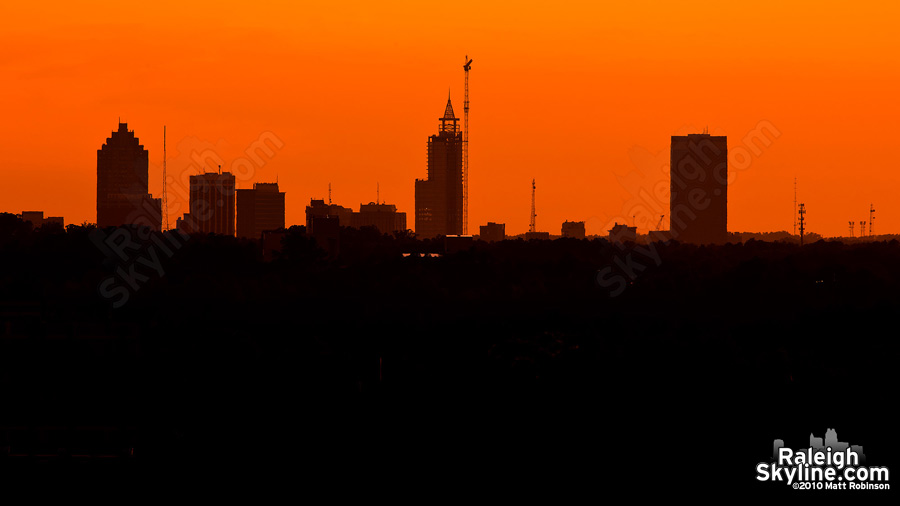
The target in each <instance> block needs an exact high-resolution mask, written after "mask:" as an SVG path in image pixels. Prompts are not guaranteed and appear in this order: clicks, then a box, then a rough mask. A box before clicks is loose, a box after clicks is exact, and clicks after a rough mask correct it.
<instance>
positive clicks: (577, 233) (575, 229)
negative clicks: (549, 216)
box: [562, 221, 585, 239]
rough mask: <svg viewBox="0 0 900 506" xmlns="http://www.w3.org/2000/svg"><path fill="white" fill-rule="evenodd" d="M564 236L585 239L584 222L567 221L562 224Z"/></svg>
mask: <svg viewBox="0 0 900 506" xmlns="http://www.w3.org/2000/svg"><path fill="white" fill-rule="evenodd" d="M562 236H563V237H572V238H575V239H584V237H585V234H584V222H583V221H566V222H563V224H562Z"/></svg>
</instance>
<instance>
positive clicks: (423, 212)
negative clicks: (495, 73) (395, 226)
mask: <svg viewBox="0 0 900 506" xmlns="http://www.w3.org/2000/svg"><path fill="white" fill-rule="evenodd" d="M439 121H440V122H441V126H440V130H439V131H438V133H437V135H432V136H431V137H429V138H428V178H427V179H417V180H416V235H418V236H420V237H435V236H438V235H458V234H462V230H463V180H462V150H463V138H462V132H461V131H460V129H459V126H458V125H457V123H458V122H459V118H457V117H456V116H455V115H454V114H453V105H452V104H451V103H450V99H449V98H448V99H447V107H446V109H445V110H444V117H442V118H440V120H439Z"/></svg>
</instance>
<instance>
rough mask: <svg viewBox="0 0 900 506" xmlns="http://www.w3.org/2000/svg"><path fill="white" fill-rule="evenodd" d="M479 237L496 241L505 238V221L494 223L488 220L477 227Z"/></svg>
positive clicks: (487, 240)
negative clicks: (485, 223)
mask: <svg viewBox="0 0 900 506" xmlns="http://www.w3.org/2000/svg"><path fill="white" fill-rule="evenodd" d="M479 231H480V233H479V239H481V240H482V241H486V242H496V241H502V240H504V239H506V223H494V222H493V221H489V222H488V224H487V225H482V226H481V228H480V229H479Z"/></svg>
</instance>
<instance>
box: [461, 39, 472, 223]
mask: <svg viewBox="0 0 900 506" xmlns="http://www.w3.org/2000/svg"><path fill="white" fill-rule="evenodd" d="M470 68H472V60H470V59H469V55H466V64H465V65H463V70H464V71H465V72H466V91H465V101H464V102H463V177H462V180H463V234H464V235H468V233H469V69H470Z"/></svg>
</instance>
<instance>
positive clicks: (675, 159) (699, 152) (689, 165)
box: [669, 133, 728, 244]
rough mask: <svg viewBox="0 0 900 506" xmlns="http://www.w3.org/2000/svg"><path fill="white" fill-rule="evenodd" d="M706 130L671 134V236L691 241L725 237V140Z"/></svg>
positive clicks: (708, 241)
mask: <svg viewBox="0 0 900 506" xmlns="http://www.w3.org/2000/svg"><path fill="white" fill-rule="evenodd" d="M726 139H727V138H726V137H725V136H724V135H723V136H712V135H709V134H706V133H703V134H690V135H686V136H672V153H671V161H670V171H669V174H670V178H671V200H670V203H669V224H670V227H669V228H670V233H671V235H672V238H673V239H675V240H677V241H681V242H690V243H695V244H709V243H724V242H725V241H726V240H727V238H728V192H727V190H728V142H727V140H726Z"/></svg>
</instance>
